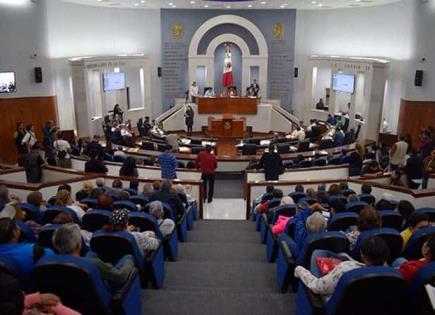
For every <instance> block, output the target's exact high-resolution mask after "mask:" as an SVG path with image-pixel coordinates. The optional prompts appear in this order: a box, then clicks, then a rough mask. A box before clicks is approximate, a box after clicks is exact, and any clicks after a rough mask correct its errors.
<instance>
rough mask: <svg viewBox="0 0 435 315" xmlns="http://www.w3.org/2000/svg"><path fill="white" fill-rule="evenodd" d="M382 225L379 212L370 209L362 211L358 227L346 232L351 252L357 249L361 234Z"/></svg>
mask: <svg viewBox="0 0 435 315" xmlns="http://www.w3.org/2000/svg"><path fill="white" fill-rule="evenodd" d="M381 225H382V224H381V215H380V214H379V212H378V211H377V210H374V209H372V208H369V207H366V208H364V209H363V210H361V211H360V213H359V215H358V220H357V225H356V226H355V227H351V229H350V231H348V232H346V237H347V238H348V240H349V243H350V250H352V249H353V248H354V247H355V244H356V241H357V240H358V237H359V236H360V234H361V232H364V231H366V230H370V229H375V228H380V227H381Z"/></svg>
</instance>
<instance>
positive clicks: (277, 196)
mask: <svg viewBox="0 0 435 315" xmlns="http://www.w3.org/2000/svg"><path fill="white" fill-rule="evenodd" d="M282 196H283V193H282V190H281V189H274V190H273V191H272V198H271V199H268V200H264V202H263V201H262V202H261V203H260V204H258V205H257V207H256V208H255V211H256V212H257V213H264V212H266V210H267V209H269V206H270V203H271V202H272V201H273V200H275V201H276V200H281V198H282Z"/></svg>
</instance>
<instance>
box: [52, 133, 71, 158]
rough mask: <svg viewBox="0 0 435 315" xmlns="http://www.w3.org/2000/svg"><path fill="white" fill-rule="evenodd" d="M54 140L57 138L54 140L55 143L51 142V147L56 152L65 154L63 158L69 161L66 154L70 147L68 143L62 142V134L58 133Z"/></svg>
mask: <svg viewBox="0 0 435 315" xmlns="http://www.w3.org/2000/svg"><path fill="white" fill-rule="evenodd" d="M56 138H57V140H55V141H54V142H53V147H54V149H55V150H57V151H58V152H61V151H64V152H66V156H65V158H66V159H69V154H68V152H69V151H71V145H70V144H69V142H68V141H66V140H63V136H62V133H61V132H59V133H58V134H57V135H56Z"/></svg>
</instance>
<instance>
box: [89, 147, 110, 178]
mask: <svg viewBox="0 0 435 315" xmlns="http://www.w3.org/2000/svg"><path fill="white" fill-rule="evenodd" d="M89 157H90V158H91V159H90V160H89V161H87V162H86V163H85V172H87V173H100V174H106V173H107V167H106V166H105V165H104V163H103V161H101V160H99V159H98V151H95V150H92V151H90V152H89Z"/></svg>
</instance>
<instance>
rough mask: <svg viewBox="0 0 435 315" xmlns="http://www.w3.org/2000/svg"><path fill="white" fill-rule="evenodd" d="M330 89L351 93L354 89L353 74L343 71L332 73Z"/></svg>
mask: <svg viewBox="0 0 435 315" xmlns="http://www.w3.org/2000/svg"><path fill="white" fill-rule="evenodd" d="M332 89H333V90H334V91H335V92H343V93H350V94H353V92H354V89H355V76H353V75H351V74H343V73H336V74H334V75H333V76H332Z"/></svg>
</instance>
